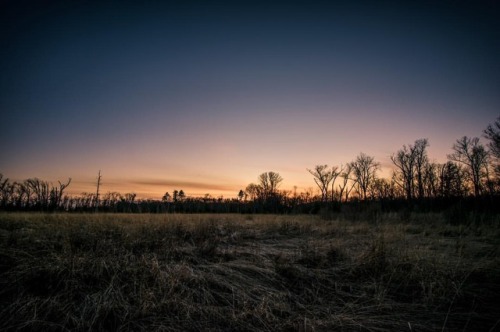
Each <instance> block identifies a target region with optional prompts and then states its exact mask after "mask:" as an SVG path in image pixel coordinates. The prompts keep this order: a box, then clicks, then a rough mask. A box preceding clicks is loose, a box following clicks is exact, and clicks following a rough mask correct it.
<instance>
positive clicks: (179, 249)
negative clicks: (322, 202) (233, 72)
mask: <svg viewBox="0 0 500 332" xmlns="http://www.w3.org/2000/svg"><path fill="white" fill-rule="evenodd" d="M355 219H356V220H355V221H352V220H353V218H352V216H350V215H349V216H346V215H342V214H338V215H334V216H333V219H332V218H329V217H328V218H326V217H325V218H320V217H316V216H286V215H280V216H276V215H144V214H143V215H127V214H123V215H119V214H118V215H117V214H109V215H107V214H0V329H1V330H6V331H10V330H12V331H14V330H26V331H31V330H37V331H39V330H53V331H65V330H71V331H88V330H113V331H117V330H120V331H128V330H132V331H137V330H158V331H163V330H165V331H167V330H168V331H186V330H188V331H189V330H196V331H198V330H222V331H249V330H252V331H255V330H259V331H276V330H279V331H332V330H335V331H494V330H495V329H499V328H500V323H499V319H500V306H499V305H498V304H496V303H497V299H498V298H499V296H500V264H499V263H500V260H499V255H498V254H499V249H498V248H499V244H500V226H499V225H500V224H499V221H500V220H499V219H498V217H494V218H492V219H491V218H490V219H489V222H488V223H469V224H468V225H463V224H456V223H449V222H448V220H447V219H446V216H443V215H440V214H421V215H417V214H410V215H407V214H405V215H404V216H402V215H399V214H395V213H393V214H377V215H376V216H375V217H370V218H368V217H363V216H361V217H359V216H358V218H355ZM363 219H366V220H363Z"/></svg>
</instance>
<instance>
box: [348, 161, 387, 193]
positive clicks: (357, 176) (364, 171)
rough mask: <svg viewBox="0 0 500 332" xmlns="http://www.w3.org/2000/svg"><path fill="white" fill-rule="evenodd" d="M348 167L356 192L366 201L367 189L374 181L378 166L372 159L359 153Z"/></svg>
mask: <svg viewBox="0 0 500 332" xmlns="http://www.w3.org/2000/svg"><path fill="white" fill-rule="evenodd" d="M350 165H351V168H352V172H353V175H354V182H355V183H356V185H357V187H358V192H359V193H360V194H361V195H362V198H363V199H364V200H366V198H367V192H368V188H369V186H370V184H371V183H372V182H373V181H374V180H375V177H376V172H377V170H378V168H379V167H380V164H379V163H378V162H376V161H375V158H374V157H371V156H368V155H366V154H364V153H363V152H361V153H360V154H359V156H357V157H356V159H355V160H354V161H353V162H351V164H350Z"/></svg>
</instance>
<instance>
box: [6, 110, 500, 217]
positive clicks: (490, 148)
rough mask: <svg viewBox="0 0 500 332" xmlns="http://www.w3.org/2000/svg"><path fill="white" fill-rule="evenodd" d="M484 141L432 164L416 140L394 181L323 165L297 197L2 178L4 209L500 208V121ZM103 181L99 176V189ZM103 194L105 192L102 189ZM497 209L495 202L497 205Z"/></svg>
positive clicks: (274, 182) (370, 164)
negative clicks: (73, 192)
mask: <svg viewBox="0 0 500 332" xmlns="http://www.w3.org/2000/svg"><path fill="white" fill-rule="evenodd" d="M483 137H484V138H485V139H486V141H487V144H486V145H484V144H483V143H482V142H481V140H480V138H479V137H467V136H464V137H461V138H459V139H457V140H456V141H455V143H454V144H453V146H452V153H450V154H448V155H447V159H448V160H447V162H445V163H436V162H432V161H430V160H429V157H428V154H427V148H428V147H429V141H428V140H427V139H425V138H421V139H417V140H415V142H414V143H413V144H405V145H403V146H402V147H401V149H399V150H398V151H396V152H395V153H393V154H392V155H391V156H390V160H391V162H392V164H393V165H394V170H393V172H392V175H391V176H390V177H389V178H383V177H379V176H378V172H379V171H380V163H379V162H377V161H376V160H375V158H374V157H372V156H370V155H367V154H365V153H360V154H359V155H358V156H356V158H355V159H354V160H353V161H351V162H348V163H346V164H344V165H340V166H331V167H329V166H328V165H327V164H322V165H316V166H315V167H313V168H312V169H307V171H308V172H309V173H310V174H311V175H312V178H313V181H314V183H315V184H316V186H317V187H318V193H319V194H315V193H313V192H312V191H311V190H309V191H306V192H301V193H297V190H296V187H295V188H294V190H293V191H291V190H280V189H279V187H280V185H281V184H282V182H283V178H282V176H281V175H280V174H279V173H277V172H274V171H269V172H265V173H262V174H260V175H259V176H258V177H257V182H256V183H250V184H249V185H248V186H247V187H246V188H245V189H244V190H243V189H242V190H240V191H239V192H238V193H237V195H236V197H235V198H230V199H228V198H223V197H218V198H214V197H212V196H210V195H209V194H207V195H205V196H204V197H188V196H187V195H186V194H185V192H184V191H183V190H182V189H180V190H174V191H173V192H172V194H170V193H169V192H166V193H165V195H163V197H162V199H161V200H150V199H147V200H142V199H136V194H134V193H126V194H120V193H118V192H108V193H105V194H102V195H100V194H99V188H97V192H96V193H82V194H81V195H79V196H70V195H66V194H64V190H65V189H66V188H67V187H68V186H69V185H70V183H71V178H70V179H68V180H67V181H66V182H58V184H57V185H53V184H52V183H49V182H47V181H43V180H40V179H38V178H30V179H27V180H24V181H22V182H11V181H10V180H9V179H8V178H4V176H3V175H2V174H0V210H4V211H79V212H90V211H101V212H149V213H167V212H185V213H191V212H196V213H204V212H217V213H222V212H232V213H263V212H270V213H287V212H296V213H311V212H317V211H318V210H319V209H321V208H325V207H326V208H329V209H334V210H335V209H337V210H339V209H340V207H341V206H342V205H346V204H353V203H357V202H381V203H383V204H385V206H392V207H394V206H397V207H400V206H411V205H416V204H419V205H420V206H422V204H423V203H425V204H427V205H437V206H441V205H440V204H442V202H456V201H457V200H460V199H462V200H463V199H466V200H469V201H470V200H475V201H480V200H481V201H485V200H487V199H488V200H490V201H491V202H497V201H498V200H499V199H498V198H499V196H500V195H499V194H500V117H499V118H497V120H496V121H495V122H494V123H493V124H490V125H488V126H487V128H486V129H485V130H484V131H483ZM99 182H100V174H99V179H98V184H99ZM98 187H99V185H98ZM492 204H493V203H492Z"/></svg>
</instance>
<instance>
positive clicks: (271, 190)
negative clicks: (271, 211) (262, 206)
mask: <svg viewBox="0 0 500 332" xmlns="http://www.w3.org/2000/svg"><path fill="white" fill-rule="evenodd" d="M282 181H283V178H282V177H281V175H280V174H279V173H276V172H272V171H270V172H265V173H262V174H261V175H259V184H260V186H261V187H262V190H263V195H264V198H268V197H269V196H272V195H274V194H276V193H277V190H278V187H279V185H280V184H281V182H282Z"/></svg>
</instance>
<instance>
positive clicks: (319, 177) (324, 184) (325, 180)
mask: <svg viewBox="0 0 500 332" xmlns="http://www.w3.org/2000/svg"><path fill="white" fill-rule="evenodd" d="M307 171H308V172H309V173H311V174H312V176H314V182H315V183H316V185H317V186H318V187H319V189H320V191H321V200H322V201H323V202H326V201H328V187H329V185H330V182H332V181H333V184H334V183H335V179H336V178H337V176H339V174H340V172H339V171H338V167H337V166H333V167H332V168H331V169H329V168H328V165H316V167H314V169H313V170H310V169H307ZM333 184H332V188H333ZM332 198H333V190H332Z"/></svg>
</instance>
